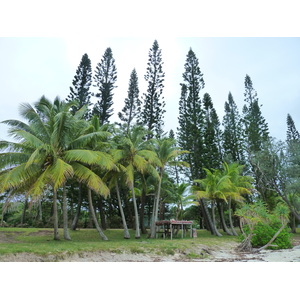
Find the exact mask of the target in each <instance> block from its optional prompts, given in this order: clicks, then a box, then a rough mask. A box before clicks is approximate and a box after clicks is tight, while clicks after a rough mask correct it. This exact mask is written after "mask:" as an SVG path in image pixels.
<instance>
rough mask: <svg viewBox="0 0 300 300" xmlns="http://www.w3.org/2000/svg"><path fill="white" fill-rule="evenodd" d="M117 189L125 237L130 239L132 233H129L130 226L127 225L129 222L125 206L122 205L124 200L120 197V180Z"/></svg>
mask: <svg viewBox="0 0 300 300" xmlns="http://www.w3.org/2000/svg"><path fill="white" fill-rule="evenodd" d="M116 191H117V197H118V203H119V208H120V213H121V217H122V222H123V228H124V239H130V234H129V231H128V227H127V223H126V219H125V214H124V211H123V207H122V201H121V197H120V191H119V185H118V182H116Z"/></svg>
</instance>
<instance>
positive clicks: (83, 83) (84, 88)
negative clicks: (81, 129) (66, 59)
mask: <svg viewBox="0 0 300 300" xmlns="http://www.w3.org/2000/svg"><path fill="white" fill-rule="evenodd" d="M72 84H73V86H72V87H70V95H69V96H68V97H67V99H66V101H67V102H72V101H74V100H77V101H78V105H77V106H72V112H73V113H75V112H76V111H78V110H79V109H80V108H81V107H82V106H84V105H86V106H87V107H89V106H90V105H91V101H90V98H91V92H90V91H89V90H90V86H91V84H92V66H91V60H90V59H89V57H88V55H87V54H86V53H85V54H84V55H83V56H82V59H81V61H80V64H79V66H78V68H77V70H76V74H75V76H74V79H73V81H72ZM84 118H85V119H88V118H89V110H87V111H86V112H85V114H84Z"/></svg>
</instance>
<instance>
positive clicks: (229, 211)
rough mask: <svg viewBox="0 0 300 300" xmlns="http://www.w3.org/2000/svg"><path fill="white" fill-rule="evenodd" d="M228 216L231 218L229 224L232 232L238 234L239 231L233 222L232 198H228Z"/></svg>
mask: <svg viewBox="0 0 300 300" xmlns="http://www.w3.org/2000/svg"><path fill="white" fill-rule="evenodd" d="M228 218H229V225H230V229H231V231H232V234H233V235H235V236H238V234H237V232H236V231H235V229H234V226H233V222H232V213H231V199H229V200H228Z"/></svg>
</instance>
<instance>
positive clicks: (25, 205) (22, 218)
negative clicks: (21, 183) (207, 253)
mask: <svg viewBox="0 0 300 300" xmlns="http://www.w3.org/2000/svg"><path fill="white" fill-rule="evenodd" d="M27 203H28V198H27V197H26V198H25V201H24V207H23V212H22V217H21V225H22V226H23V224H24V223H25V215H26V209H27Z"/></svg>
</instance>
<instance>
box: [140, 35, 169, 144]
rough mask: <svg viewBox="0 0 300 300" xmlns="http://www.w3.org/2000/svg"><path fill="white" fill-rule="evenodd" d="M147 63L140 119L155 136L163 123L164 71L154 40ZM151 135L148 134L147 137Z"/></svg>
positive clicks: (160, 131) (159, 131)
mask: <svg viewBox="0 0 300 300" xmlns="http://www.w3.org/2000/svg"><path fill="white" fill-rule="evenodd" d="M147 65H148V66H147V72H146V75H145V80H146V81H147V83H148V88H147V93H145V94H144V97H143V100H144V104H143V109H142V113H141V119H140V121H141V123H142V124H143V125H144V126H145V127H146V129H147V130H149V131H151V132H153V133H154V134H155V136H156V137H160V136H161V134H162V128H163V125H164V122H163V114H164V113H165V110H164V107H165V101H164V100H163V99H164V98H163V97H162V92H163V88H164V85H163V82H164V77H165V73H164V72H163V70H162V65H163V62H162V57H161V49H160V48H159V45H158V42H157V41H156V40H155V41H154V43H153V45H152V47H151V49H150V51H149V59H148V64H147ZM151 137H152V135H151V134H148V137H147V138H148V139H149V138H151Z"/></svg>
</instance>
